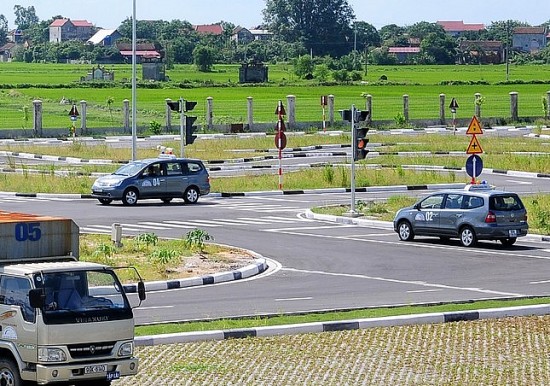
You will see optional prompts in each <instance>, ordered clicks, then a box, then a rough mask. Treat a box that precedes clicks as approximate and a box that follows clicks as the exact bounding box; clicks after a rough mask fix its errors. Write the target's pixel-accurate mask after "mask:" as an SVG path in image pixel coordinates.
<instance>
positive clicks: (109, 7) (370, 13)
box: [0, 0, 550, 29]
mask: <svg viewBox="0 0 550 386" xmlns="http://www.w3.org/2000/svg"><path fill="white" fill-rule="evenodd" d="M16 4H17V5H20V6H22V7H24V8H27V7H29V6H31V5H33V6H34V8H35V10H36V14H37V16H38V17H39V19H40V20H47V19H49V18H51V17H52V16H56V15H61V16H64V17H68V18H71V19H76V20H82V19H85V20H88V21H89V22H91V23H93V24H94V25H96V26H97V27H102V28H116V27H118V26H119V25H120V23H121V22H122V21H124V20H125V19H126V18H127V17H131V16H132V8H133V4H134V0H30V1H28V0H0V14H2V15H4V16H5V17H6V18H7V19H8V22H9V25H10V28H12V27H14V20H15V15H14V13H13V7H14V5H16ZM135 4H136V19H137V20H159V19H162V20H167V21H170V20H174V19H180V20H186V21H189V22H190V23H191V24H212V23H216V22H219V21H222V20H223V21H226V22H230V23H233V24H235V25H240V26H243V27H247V28H250V27H254V26H257V25H259V24H261V23H262V21H263V15H262V10H263V9H264V8H265V0H233V1H232V0H135ZM348 4H349V5H350V6H351V7H352V8H353V10H354V12H355V16H356V18H357V20H358V21H365V22H367V23H370V24H372V25H374V26H375V27H376V28H377V29H380V28H381V27H383V26H385V25H388V24H397V25H399V26H408V25H412V24H414V23H416V22H419V21H427V22H436V21H438V20H456V21H458V20H462V21H464V23H483V24H485V25H490V24H491V22H493V21H502V20H517V21H521V22H526V23H529V24H530V25H533V26H535V25H539V24H542V23H544V22H546V21H548V20H550V1H548V0H520V1H518V0H446V1H445V0H348Z"/></svg>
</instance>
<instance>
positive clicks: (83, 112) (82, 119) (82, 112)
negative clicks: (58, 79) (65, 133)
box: [80, 100, 88, 135]
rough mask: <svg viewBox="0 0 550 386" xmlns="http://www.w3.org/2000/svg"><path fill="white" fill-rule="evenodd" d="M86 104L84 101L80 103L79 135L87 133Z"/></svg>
mask: <svg viewBox="0 0 550 386" xmlns="http://www.w3.org/2000/svg"><path fill="white" fill-rule="evenodd" d="M87 107H88V103H87V102H86V101H85V100H81V101H80V135H84V134H87V133H88V128H87V127H86V117H87V116H88V110H87Z"/></svg>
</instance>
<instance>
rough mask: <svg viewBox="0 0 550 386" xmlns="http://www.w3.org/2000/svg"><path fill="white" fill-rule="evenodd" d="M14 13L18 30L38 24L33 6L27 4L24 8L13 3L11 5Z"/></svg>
mask: <svg viewBox="0 0 550 386" xmlns="http://www.w3.org/2000/svg"><path fill="white" fill-rule="evenodd" d="M13 11H14V13H15V24H16V25H17V28H18V29H20V30H26V29H27V28H30V27H32V26H33V25H34V24H38V22H39V21H40V19H39V18H38V16H36V10H35V9H34V6H32V5H31V6H29V7H27V8H24V7H22V6H20V5H15V6H14V7H13Z"/></svg>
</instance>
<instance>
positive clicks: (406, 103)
mask: <svg viewBox="0 0 550 386" xmlns="http://www.w3.org/2000/svg"><path fill="white" fill-rule="evenodd" d="M403 116H404V117H405V121H406V122H408V121H409V96H408V95H407V94H405V95H403Z"/></svg>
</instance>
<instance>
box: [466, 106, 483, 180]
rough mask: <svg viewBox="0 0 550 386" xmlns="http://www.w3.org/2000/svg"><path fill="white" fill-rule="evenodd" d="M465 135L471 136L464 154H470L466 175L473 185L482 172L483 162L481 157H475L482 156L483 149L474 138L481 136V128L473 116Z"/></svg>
mask: <svg viewBox="0 0 550 386" xmlns="http://www.w3.org/2000/svg"><path fill="white" fill-rule="evenodd" d="M466 134H467V135H471V136H472V138H471V139H470V144H469V145H468V148H467V149H466V154H472V155H471V156H470V157H468V160H467V161H466V173H468V175H469V176H470V177H472V181H471V183H472V184H475V183H476V177H478V176H479V175H480V174H481V171H482V170H483V161H482V160H481V157H479V156H478V155H477V154H482V153H483V149H482V148H481V144H480V143H479V141H478V139H477V137H476V135H482V134H483V129H482V128H481V123H480V122H479V119H477V117H476V116H475V115H474V116H473V118H472V120H471V121H470V124H469V125H468V130H466Z"/></svg>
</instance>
